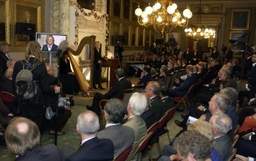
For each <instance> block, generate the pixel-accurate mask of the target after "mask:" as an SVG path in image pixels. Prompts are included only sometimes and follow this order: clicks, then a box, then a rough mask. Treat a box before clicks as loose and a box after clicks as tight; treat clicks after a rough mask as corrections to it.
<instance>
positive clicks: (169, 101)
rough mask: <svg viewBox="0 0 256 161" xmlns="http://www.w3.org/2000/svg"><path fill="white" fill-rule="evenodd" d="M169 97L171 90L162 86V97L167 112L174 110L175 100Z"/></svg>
mask: <svg viewBox="0 0 256 161" xmlns="http://www.w3.org/2000/svg"><path fill="white" fill-rule="evenodd" d="M168 95H169V88H167V87H166V86H165V85H162V86H161V92H160V97H161V101H162V103H163V105H164V107H165V108H164V109H165V112H166V111H168V110H169V109H170V108H172V107H173V105H174V102H173V99H172V98H171V97H169V96H168Z"/></svg>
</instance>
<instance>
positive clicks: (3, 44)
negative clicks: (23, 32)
mask: <svg viewBox="0 0 256 161" xmlns="http://www.w3.org/2000/svg"><path fill="white" fill-rule="evenodd" d="M6 46H10V44H8V43H6V42H4V43H2V44H1V45H0V49H1V51H2V50H3V49H4V48H5V47H6Z"/></svg>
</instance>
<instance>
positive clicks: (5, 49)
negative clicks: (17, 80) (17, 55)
mask: <svg viewBox="0 0 256 161" xmlns="http://www.w3.org/2000/svg"><path fill="white" fill-rule="evenodd" d="M0 50H1V51H0V75H2V74H3V73H4V72H5V71H6V69H7V65H6V62H7V61H8V60H9V59H10V57H9V55H8V53H9V51H10V44H7V43H3V44H1V45H0ZM0 79H2V76H1V78H0ZM0 81H2V80H0Z"/></svg>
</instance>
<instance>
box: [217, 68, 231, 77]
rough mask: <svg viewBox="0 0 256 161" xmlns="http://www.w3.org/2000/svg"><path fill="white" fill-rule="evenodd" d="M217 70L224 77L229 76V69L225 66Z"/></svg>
mask: <svg viewBox="0 0 256 161" xmlns="http://www.w3.org/2000/svg"><path fill="white" fill-rule="evenodd" d="M219 72H221V73H222V74H223V75H224V77H225V78H226V79H227V78H229V77H230V73H229V71H228V70H227V69H225V68H221V69H220V71H219Z"/></svg>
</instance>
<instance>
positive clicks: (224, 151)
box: [209, 112, 232, 160]
mask: <svg viewBox="0 0 256 161" xmlns="http://www.w3.org/2000/svg"><path fill="white" fill-rule="evenodd" d="M209 122H210V124H211V125H212V128H213V133H214V142H215V143H214V146H213V147H214V149H215V150H216V151H217V152H218V153H219V155H220V157H221V159H222V160H228V159H229V157H230V155H231V154H232V142H231V139H230V138H229V136H228V135H227V133H228V132H229V130H231V129H232V121H231V119H230V118H229V116H228V115H226V114H224V113H222V112H218V113H215V114H214V115H212V117H211V119H210V121H209Z"/></svg>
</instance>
